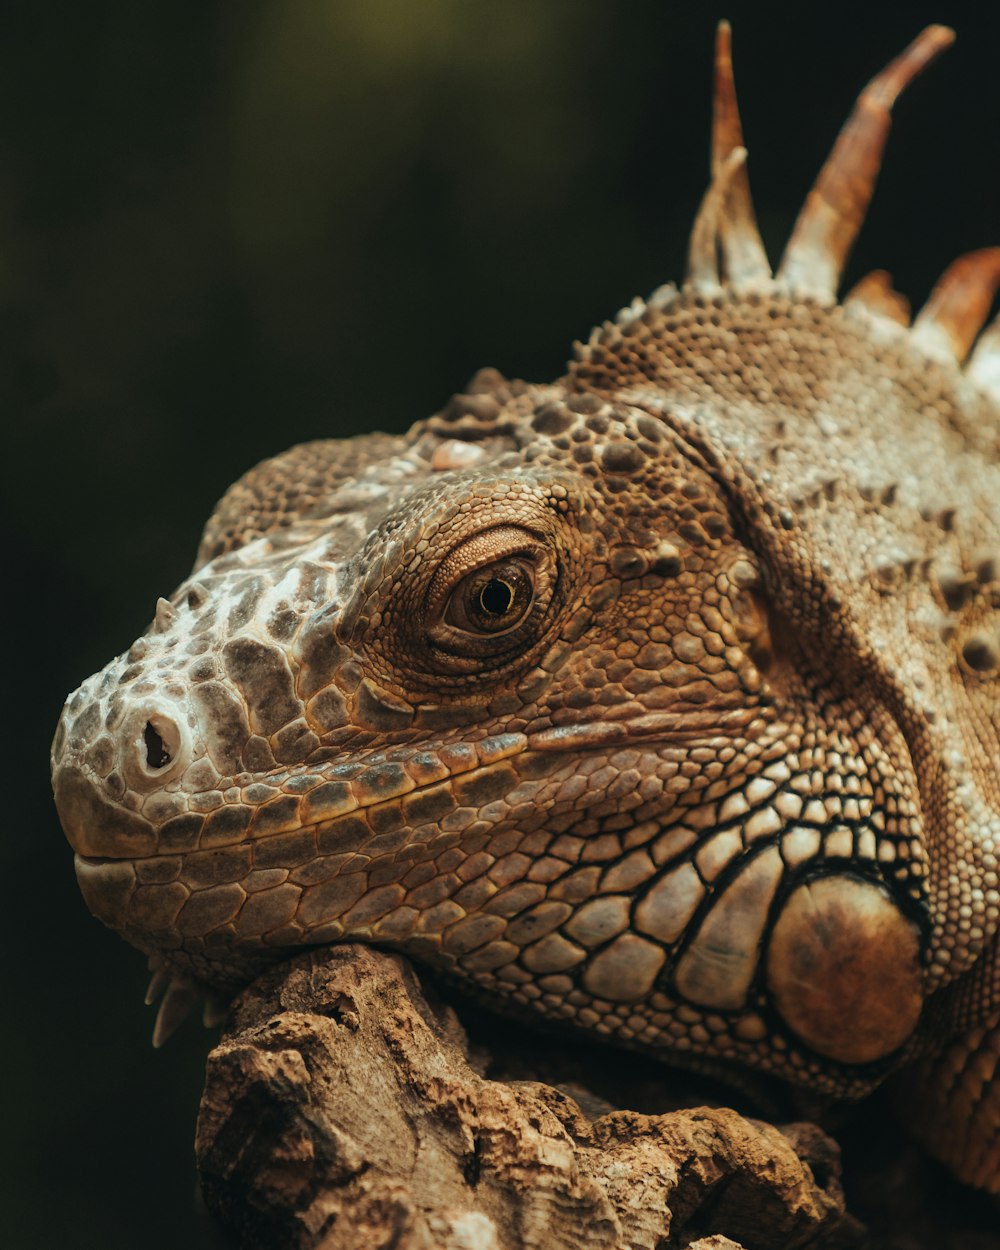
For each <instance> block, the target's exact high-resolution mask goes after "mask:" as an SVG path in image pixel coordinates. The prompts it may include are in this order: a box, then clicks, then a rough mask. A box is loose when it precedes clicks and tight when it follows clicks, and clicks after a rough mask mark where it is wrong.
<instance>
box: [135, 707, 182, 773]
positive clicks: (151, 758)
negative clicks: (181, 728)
mask: <svg viewBox="0 0 1000 1250" xmlns="http://www.w3.org/2000/svg"><path fill="white" fill-rule="evenodd" d="M142 738H143V742H144V743H145V746H146V767H147V768H149V769H154V770H158V769H162V768H166V767H167V765H168V764H169V763H170V762H171V761H172V760H174V759H176V757H177V751H178V748H179V746H180V734H179V732H178V729H177V726H176V725H175V724H174V723H173V721H171V720H169V719H168V718H167V717H165V716H151V717H150V718H149V720H148V721H146V728H145V729H144V730H143V731H142Z"/></svg>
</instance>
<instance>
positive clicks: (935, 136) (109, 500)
mask: <svg viewBox="0 0 1000 1250" xmlns="http://www.w3.org/2000/svg"><path fill="white" fill-rule="evenodd" d="M720 15H728V16H729V17H731V18H732V20H733V23H734V27H735V48H736V67H737V77H738V82H739V86H740V91H741V97H742V103H743V112H744V122H745V129H746V132H747V140H748V146H749V149H750V169H751V177H752V179H753V184H754V189H755V195H756V200H757V205H758V211H759V215H760V218H761V222H762V226H763V230H764V233H765V236H766V240H767V242H768V244H769V247H770V249H771V252H772V257H776V256H777V254H778V252H779V250H780V246H781V242H782V240H783V239H784V238H785V236H786V234H787V231H788V229H789V226H790V224H791V221H792V218H793V216H794V213H795V211H796V210H797V208H798V206H799V205H800V203H801V201H802V198H803V195H804V193H805V191H806V189H807V187H808V184H809V182H810V180H811V178H812V176H813V174H814V172H815V170H816V169H817V168H818V166H819V164H820V162H821V160H822V158H823V156H824V154H825V151H826V150H827V148H828V145H829V143H830V142H831V140H832V138H833V135H834V133H835V130H836V128H837V127H838V125H839V124H840V122H841V121H842V120H843V118H844V117H845V116H846V113H847V111H848V108H849V106H850V104H851V101H852V99H853V96H854V94H855V93H856V91H857V89H858V88H859V87H860V86H861V85H862V84H863V83H864V82H865V81H866V79H867V78H868V77H869V76H870V75H871V74H872V73H873V72H874V71H875V70H877V69H878V68H879V67H880V66H881V65H882V64H883V63H884V62H885V61H886V60H887V59H888V58H889V57H891V56H892V55H894V54H895V53H896V52H897V51H899V50H900V48H901V47H902V46H903V45H904V44H905V43H906V42H907V41H908V40H909V39H910V38H911V37H912V36H913V35H914V34H915V33H916V31H917V30H918V29H919V28H920V27H921V26H922V25H923V24H924V23H925V22H928V21H945V22H949V23H952V24H953V25H954V26H956V27H957V29H958V33H959V43H958V46H957V47H956V48H955V49H953V50H952V51H951V52H950V53H949V54H948V55H947V56H946V57H945V58H944V60H943V61H942V62H941V63H940V64H939V65H938V66H937V67H935V68H934V69H933V70H932V71H931V72H930V73H929V74H928V75H927V77H926V78H925V79H924V80H922V81H921V82H919V83H918V84H917V85H916V86H915V87H914V88H913V89H912V91H911V92H910V94H908V95H907V96H906V97H905V98H904V100H903V101H902V102H901V103H900V105H899V107H898V109H897V114H896V116H897V131H896V135H895V137H894V139H893V140H892V141H891V143H890V146H889V151H888V157H887V160H886V165H885V171H884V176H883V178H882V182H881V185H880V190H879V194H878V196H877V198H876V202H875V206H874V209H873V212H872V216H871V220H870V223H869V225H868V226H867V228H866V230H865V233H864V235H863V237H862V239H861V242H860V245H859V247H858V249H857V251H856V253H855V257H854V260H853V262H852V265H851V273H850V274H849V275H848V276H849V279H853V278H854V277H857V276H859V275H860V274H861V273H862V272H865V271H866V270H867V269H869V268H872V267H875V266H884V267H886V268H889V269H890V270H892V272H893V273H894V275H895V277H896V280H897V285H898V286H899V287H900V288H901V289H902V290H903V291H905V292H907V293H908V294H909V295H911V296H912V297H913V298H914V299H915V300H917V301H919V300H920V299H921V298H923V297H924V296H925V295H926V293H927V291H928V290H929V288H930V286H931V284H932V283H933V281H934V279H935V278H936V277H937V275H938V274H939V273H940V271H941V270H942V269H943V268H944V267H945V265H946V264H947V263H948V262H949V261H951V260H952V259H953V258H954V257H955V256H957V255H958V254H959V253H960V252H962V251H964V250H968V249H971V248H974V247H980V246H983V245H985V244H988V243H997V242H1000V174H998V168H1000V164H998V155H1000V152H998V134H1000V90H998V87H997V56H998V52H1000V9H998V7H997V6H996V5H994V4H985V3H965V4H956V3H947V2H945V0H940V2H939V3H936V4H925V3H908V4H905V5H903V4H892V5H866V6H853V7H852V6H851V5H850V4H843V3H838V4H837V5H830V4H823V5H803V4H790V3H765V2H762V0H758V2H757V3H754V4H748V3H744V2H742V0H740V2H739V3H735V2H734V3H728V4H727V5H726V6H725V7H724V8H722V9H719V8H718V7H717V6H716V5H714V4H711V5H709V4H701V3H698V4H695V3H687V4H676V3H667V2H665V0H630V3H628V4H616V3H613V2H611V0H600V2H599V0H540V2H536V3H533V4H500V3H496V2H493V3H487V2H484V0H364V2H363V0H346V2H345V0H327V2H325V3H320V2H318V0H308V2H306V0H299V2H297V3H271V4H265V3H260V2H256V0H228V2H226V0H198V3H186V2H183V0H152V2H150V0H146V2H145V3H141V4H136V3H134V0H92V2H91V3H88V4H85V5H84V4H78V3H71V2H70V0H54V2H52V3H38V2H37V0H35V2H32V3H15V4H12V3H7V4H4V5H3V6H2V20H0V151H2V158H0V303H2V310H0V388H2V392H3V410H4V413H5V416H4V424H3V431H4V433H3V442H2V445H0V465H2V474H3V499H2V524H3V547H2V552H3V558H4V562H5V564H6V565H7V568H6V570H5V577H4V583H3V584H4V593H3V611H2V619H3V624H4V628H5V640H4V649H3V652H2V655H3V661H2V663H3V671H4V672H5V673H6V674H7V677H6V679H5V694H6V716H5V717H4V718H3V720H4V729H5V732H6V736H7V739H8V741H7V744H6V747H5V750H4V754H3V757H2V758H3V760H4V763H5V765H6V766H5V767H4V769H3V775H4V778H5V783H4V802H3V806H4V810H5V811H6V812H8V816H7V817H6V818H5V822H4V826H5V827H4V834H3V838H4V845H3V857H2V861H0V881H2V888H3V900H2V907H0V914H2V918H3V920H2V922H3V925H4V926H5V933H4V943H3V947H2V950H3V960H4V967H5V977H4V981H3V986H2V993H3V998H2V1001H3V1005H4V1009H3V1017H2V1023H0V1038H2V1045H3V1053H2V1056H0V1062H2V1068H0V1071H2V1073H3V1087H4V1098H3V1103H4V1126H3V1131H2V1133H0V1143H2V1148H3V1151H4V1152H5V1157H4V1158H3V1159H2V1161H0V1178H2V1180H0V1186H2V1193H0V1241H2V1242H3V1244H4V1245H5V1246H9V1247H14V1248H17V1250H20V1248H22V1247H24V1248H29V1247H30V1248H34V1247H46V1248H47V1247H52V1246H60V1247H91V1246H93V1247H102V1248H106V1250H116V1248H118V1247H139V1246H141V1247H144V1248H146V1250H158V1248H159V1247H171V1248H172V1247H179V1246H184V1247H191V1248H192V1250H199V1248H201V1247H207V1246H209V1245H211V1244H212V1241H211V1233H210V1230H209V1228H208V1226H207V1224H206V1222H205V1220H204V1217H203V1216H202V1215H201V1214H200V1213H199V1211H198V1209H197V1203H196V1198H195V1174H194V1167H193V1159H192V1149H191V1142H192V1137H193V1128H194V1119H195V1113H196V1110H197V1105H198V1098H199V1093H200V1089H201V1076H202V1065H203V1062H204V1056H205V1053H206V1049H207V1047H208V1045H209V1041H210V1038H209V1035H207V1034H205V1033H204V1032H203V1031H201V1029H200V1028H199V1027H195V1026H190V1027H188V1028H186V1029H185V1030H183V1031H182V1032H181V1033H180V1034H179V1035H178V1036H177V1037H176V1038H175V1039H174V1040H173V1041H172V1042H171V1043H170V1044H169V1045H168V1046H167V1048H166V1049H165V1050H163V1051H161V1052H159V1053H154V1052H153V1051H152V1050H151V1049H150V1046H149V1036H150V1030H151V1028H152V1013H151V1012H150V1011H149V1010H148V1009H144V1008H143V1007H142V1004H141V998H142V993H143V990H144V988H145V982H146V975H145V971H144V961H143V959H142V958H141V957H140V956H139V955H138V954H137V953H136V952H134V951H132V950H131V949H130V948H128V947H127V946H125V945H124V944H123V943H122V942H120V941H119V940H118V939H117V938H115V937H114V936H113V935H111V934H109V933H107V932H106V931H105V930H103V929H102V928H101V927H100V926H99V925H98V924H97V923H96V922H95V921H93V920H91V919H90V917H89V916H88V914H87V912H86V910H85V908H84V906H83V904H82V902H81V901H80V899H79V897H78V894H77V890H76V885H75V881H74V877H73V872H72V865H71V855H70V853H69V851H68V848H67V847H66V845H65V843H64V842H63V839H62V835H61V833H60V830H59V826H58V823H57V821H56V818H55V814H54V811H53V809H52V806H51V799H50V795H49V790H48V772H47V761H46V755H47V750H48V742H49V739H50V737H51V733H52V730H53V727H54V725H55V721H56V718H57V716H58V713H59V708H60V706H61V703H62V700H63V697H64V696H65V694H66V693H67V692H68V691H69V690H70V689H72V688H73V687H74V686H75V685H76V684H77V683H78V682H79V681H80V680H81V679H82V678H83V677H84V676H85V675H87V674H89V673H90V672H91V671H93V670H94V669H96V668H98V667H100V666H102V665H103V664H104V663H105V662H106V660H108V659H109V658H110V657H111V656H112V655H113V654H114V653H116V652H118V651H120V650H122V649H124V648H125V647H126V646H127V645H128V644H129V643H130V642H131V640H132V639H133V638H134V637H135V636H136V635H138V634H139V633H141V632H142V631H143V630H144V629H145V627H146V625H147V623H148V621H149V619H150V616H151V613H152V608H153V604H154V600H155V598H156V596H157V595H159V594H161V593H169V592H170V590H171V589H172V588H173V586H174V585H175V584H176V583H177V582H178V581H179V580H180V579H181V578H182V577H183V576H184V575H185V573H186V572H187V570H188V567H189V564H190V561H191V559H192V556H193V553H194V549H195V546H196V543H197V539H198V534H199V530H200V527H201V525H202V523H203V522H204V520H205V518H206V517H207V515H208V513H209V511H210V509H211V507H212V505H213V503H214V501H215V500H216V499H217V497H218V496H219V495H220V494H221V493H222V491H223V490H224V489H225V488H226V486H227V485H228V484H229V483H230V481H231V480H232V479H233V478H235V477H236V476H237V475H238V474H239V473H241V472H242V471H243V470H244V469H246V468H247V467H249V466H250V465H252V464H253V463H254V462H255V461H257V460H259V459H261V458H262V457H264V456H267V455H269V454H271V453H275V452H278V451H281V450H283V449H284V448H285V447H287V446H288V445H290V444H292V443H294V442H297V441H300V440H303V439H309V438H316V437H321V436H325V435H336V436H340V435H347V434H351V433H354V432H357V431H361V430H368V429H371V428H382V429H389V430H402V429H404V428H405V427H406V426H408V425H409V424H410V423H411V422H412V421H413V420H415V419H416V418H419V417H423V416H425V415H427V414H429V413H431V412H433V411H434V410H435V409H436V408H438V407H439V406H440V405H441V404H442V403H443V402H444V401H445V400H446V399H447V397H448V395H449V393H450V392H451V391H452V390H454V389H456V388H458V387H459V386H461V384H462V383H463V382H464V381H465V380H466V379H467V378H468V377H469V375H470V374H471V373H472V372H473V371H474V370H475V369H476V368H477V367H478V366H480V365H484V364H491V365H495V366H497V367H498V368H500V369H501V370H502V371H503V372H505V373H508V374H513V375H521V376H528V377H532V378H537V379H547V378H549V377H551V376H553V375H555V374H556V373H558V372H559V371H560V370H561V367H562V363H563V361H564V360H565V358H566V356H567V354H568V346H569V343H570V341H571V340H572V339H573V338H575V337H578V336H585V334H586V332H587V330H588V329H589V327H590V326H591V324H592V323H594V322H595V321H597V320H600V319H602V318H603V317H605V316H608V315H610V314H612V313H613V312H614V311H615V310H616V309H617V308H618V307H619V306H620V305H622V304H623V303H625V302H627V301H628V300H629V299H630V298H631V297H632V296H633V295H635V294H638V293H646V292H648V291H649V290H650V289H652V288H653V287H654V286H655V285H657V284H658V283H660V282H661V281H664V280H667V279H670V278H679V277H680V276H682V272H683V263H684V251H685V241H686V236H687V231H688V227H689V224H690V221H691V218H692V215H693V213H694V210H695V207H696V204H697V201H698V199H699V197H700V195H701V193H702V191H703V189H704V185H705V181H706V170H707V153H708V147H707V141H708V125H709V101H710V65H711V45H712V29H713V26H714V23H715V20H716V19H717V18H718V17H719V16H720Z"/></svg>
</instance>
